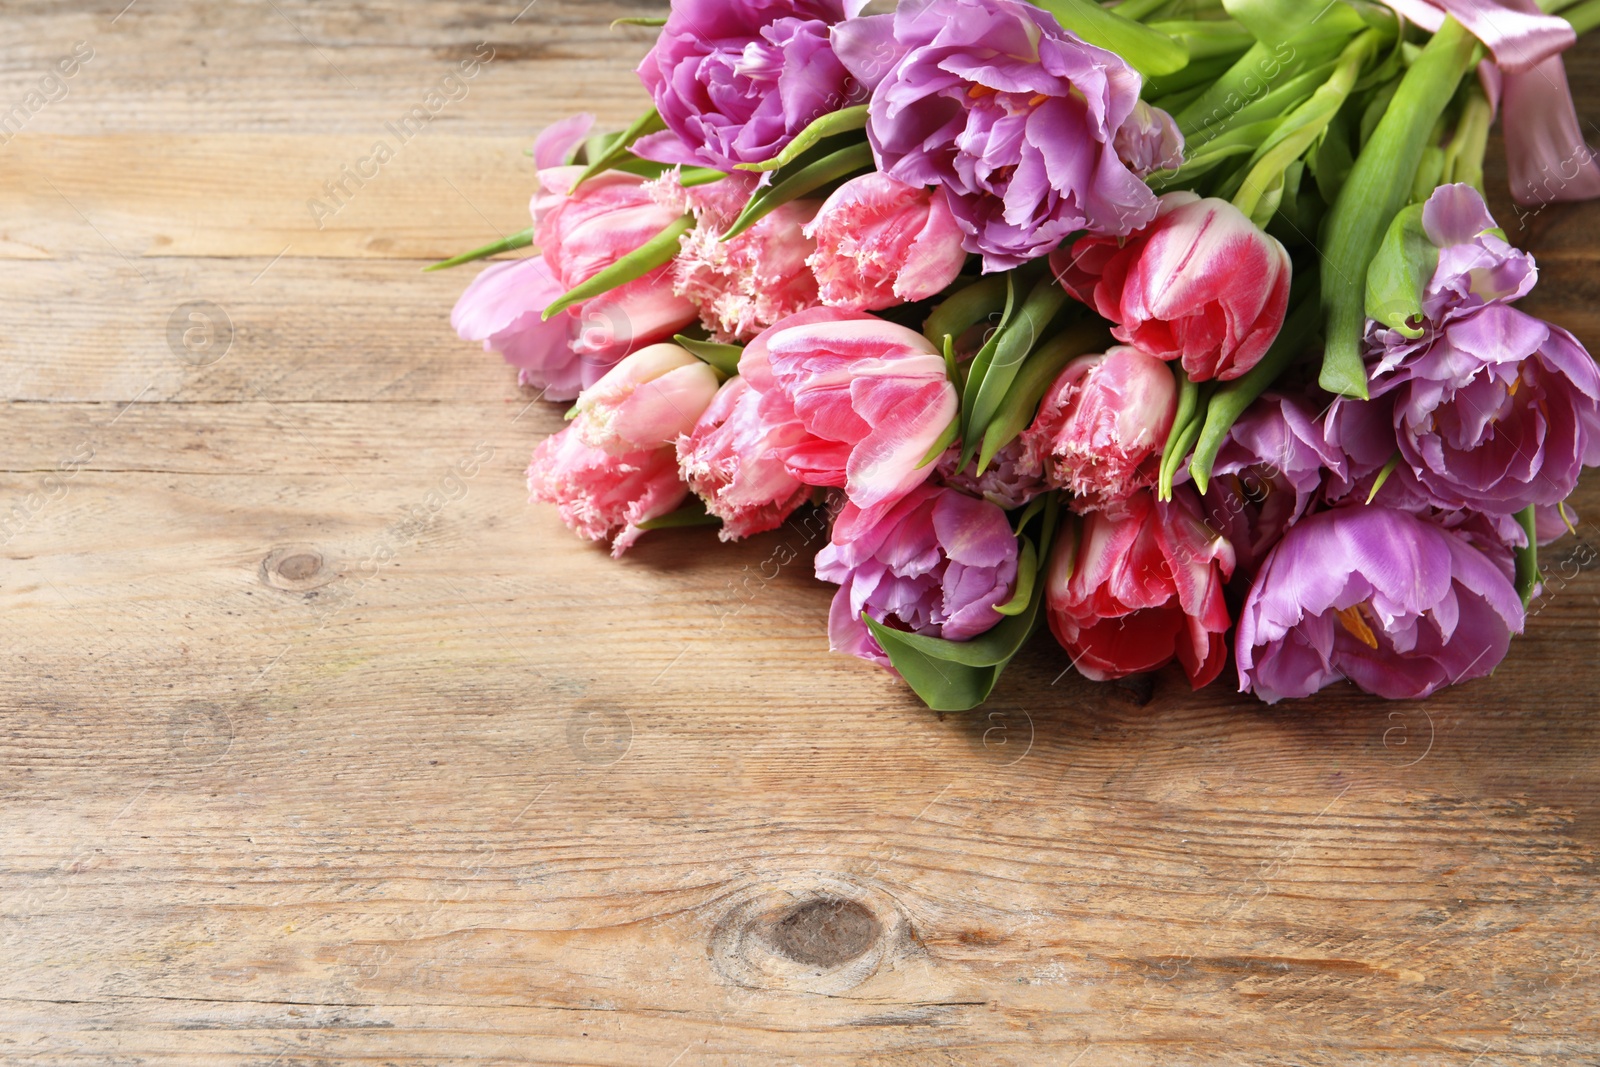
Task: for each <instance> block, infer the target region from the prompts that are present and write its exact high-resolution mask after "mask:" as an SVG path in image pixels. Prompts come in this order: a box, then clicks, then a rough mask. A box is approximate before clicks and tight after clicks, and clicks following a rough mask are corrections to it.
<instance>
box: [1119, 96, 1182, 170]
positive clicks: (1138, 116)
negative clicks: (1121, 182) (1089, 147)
mask: <svg viewBox="0 0 1600 1067" xmlns="http://www.w3.org/2000/svg"><path fill="white" fill-rule="evenodd" d="M1113 144H1114V145H1115V147H1116V150H1117V156H1118V158H1120V159H1121V160H1122V162H1124V163H1126V164H1127V165H1128V168H1129V169H1130V170H1132V171H1133V172H1134V173H1135V174H1137V175H1138V176H1139V177H1141V178H1143V177H1145V176H1146V175H1149V174H1153V173H1155V172H1156V171H1158V170H1177V169H1178V168H1179V167H1181V166H1183V134H1182V133H1181V132H1180V131H1179V129H1178V124H1177V122H1176V121H1174V119H1173V117H1172V116H1171V115H1169V114H1167V113H1166V112H1165V111H1162V110H1161V109H1160V108H1158V107H1151V106H1150V105H1149V104H1147V103H1145V102H1144V101H1143V100H1141V101H1139V102H1138V103H1137V104H1135V105H1134V108H1133V114H1131V115H1129V116H1128V120H1127V121H1126V122H1124V123H1123V124H1122V128H1121V129H1119V130H1117V137H1116V140H1115V141H1114V142H1113Z"/></svg>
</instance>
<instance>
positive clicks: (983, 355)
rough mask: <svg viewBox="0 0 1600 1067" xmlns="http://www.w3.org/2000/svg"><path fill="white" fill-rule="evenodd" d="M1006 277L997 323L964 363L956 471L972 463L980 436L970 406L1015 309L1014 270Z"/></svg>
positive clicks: (1015, 276)
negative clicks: (959, 460) (974, 425)
mask: <svg viewBox="0 0 1600 1067" xmlns="http://www.w3.org/2000/svg"><path fill="white" fill-rule="evenodd" d="M1005 280H1006V306H1005V308H1004V309H1003V310H1002V311H1001V312H1000V322H999V323H998V324H997V325H996V326H995V328H994V330H993V332H991V333H990V334H989V336H988V338H987V339H985V340H984V342H983V347H982V348H980V349H978V354H977V355H976V356H973V357H972V362H971V363H969V364H968V365H967V381H966V385H965V386H964V387H963V388H962V390H961V462H960V464H959V465H958V466H957V467H956V473H958V474H959V473H960V472H961V471H964V470H966V469H967V464H968V463H970V462H972V453H973V452H974V451H975V449H976V445H975V442H977V441H979V440H981V437H979V436H975V435H974V434H973V432H972V406H973V404H974V403H975V402H976V401H977V399H978V390H980V389H982V388H983V378H984V375H986V374H988V373H989V364H990V363H992V362H993V361H994V353H995V349H996V348H998V347H999V346H1000V335H1001V334H1003V333H1004V332H1005V330H1006V327H1007V326H1009V325H1011V319H1012V316H1013V315H1014V314H1015V313H1016V309H1017V273H1016V272H1015V271H1007V272H1006V274H1005Z"/></svg>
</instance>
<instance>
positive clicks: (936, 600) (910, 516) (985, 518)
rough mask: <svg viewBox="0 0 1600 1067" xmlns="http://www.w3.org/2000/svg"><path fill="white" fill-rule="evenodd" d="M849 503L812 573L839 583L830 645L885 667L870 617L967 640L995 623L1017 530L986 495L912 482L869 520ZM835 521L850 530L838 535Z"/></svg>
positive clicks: (1012, 582) (1007, 592)
mask: <svg viewBox="0 0 1600 1067" xmlns="http://www.w3.org/2000/svg"><path fill="white" fill-rule="evenodd" d="M852 511H853V506H851V505H846V507H845V511H844V513H843V514H841V515H840V517H839V518H840V522H839V524H838V525H837V526H835V529H834V535H833V541H832V543H831V544H829V545H828V547H826V548H824V549H823V550H822V551H821V552H820V553H819V554H818V555H817V577H818V578H820V579H822V580H823V581H825V582H833V583H834V584H836V585H838V586H839V587H840V589H839V592H838V595H837V596H835V597H834V599H833V610H832V611H831V612H830V613H829V615H828V639H829V644H830V645H831V646H832V648H833V650H834V651H835V652H847V653H849V654H851V655H853V656H859V657H860V658H862V659H865V660H870V661H871V662H873V663H877V664H880V665H882V666H885V667H887V666H889V665H890V664H889V657H888V656H886V655H885V654H884V652H883V649H882V647H881V646H879V644H878V641H877V639H876V638H874V637H873V636H872V632H871V631H870V630H868V629H867V626H866V624H865V623H863V622H862V621H861V615H862V613H863V612H865V613H866V614H867V615H869V616H870V617H871V618H873V619H875V620H877V621H878V622H881V623H883V624H885V625H886V626H890V627H893V628H895V629H900V630H906V631H908V632H910V633H914V634H921V635H923V636H925V637H940V638H944V639H945V640H947V641H970V640H972V639H973V638H974V637H977V636H979V635H980V634H983V633H986V632H988V631H989V630H992V629H993V628H994V627H995V626H997V625H998V624H999V623H1000V621H1001V619H1002V618H1003V616H1001V614H1000V613H999V612H998V611H996V610H995V609H996V608H997V607H999V606H1001V605H1003V604H1005V603H1007V602H1008V601H1010V600H1012V599H1013V597H1014V596H1015V593H1016V584H1017V555H1018V553H1017V538H1016V536H1015V535H1014V534H1013V533H1012V532H1011V524H1010V523H1009V522H1008V521H1007V520H1006V513H1005V512H1004V511H1001V510H1000V508H999V507H997V506H996V505H994V504H991V503H989V502H988V501H987V500H979V499H978V498H976V497H971V496H967V495H966V494H965V493H960V492H957V491H956V490H954V489H949V488H943V487H940V486H933V485H923V486H918V487H917V488H915V489H913V490H912V491H911V492H910V494H908V495H907V496H905V497H903V498H902V499H901V500H900V501H898V502H897V503H896V504H895V505H894V506H893V507H892V508H890V509H888V511H887V512H885V513H884V515H883V516H882V517H881V518H880V519H879V520H877V521H875V522H870V523H866V524H861V523H860V522H859V521H858V520H859V518H860V516H859V515H854V514H852ZM842 527H855V528H856V529H857V533H856V534H855V535H853V536H852V537H849V538H841V537H840V536H839V530H840V528H842Z"/></svg>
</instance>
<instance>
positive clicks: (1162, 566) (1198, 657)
mask: <svg viewBox="0 0 1600 1067" xmlns="http://www.w3.org/2000/svg"><path fill="white" fill-rule="evenodd" d="M1234 564H1235V557H1234V552H1233V546H1231V545H1230V544H1229V543H1228V542H1227V541H1226V540H1224V539H1223V538H1221V537H1219V536H1217V535H1216V534H1214V533H1213V532H1211V531H1210V530H1209V529H1207V528H1206V526H1205V524H1204V523H1203V522H1202V521H1201V519H1200V502H1199V499H1198V498H1197V497H1196V496H1195V493H1194V489H1193V488H1192V487H1190V486H1183V485H1180V486H1178V487H1177V489H1176V490H1175V491H1174V495H1173V499H1172V501H1171V502H1170V503H1163V502H1160V501H1157V500H1156V499H1155V495H1154V494H1153V493H1151V492H1149V491H1144V492H1140V493H1139V494H1137V495H1136V496H1134V497H1133V498H1132V499H1130V500H1128V501H1127V502H1126V504H1125V505H1124V507H1123V508H1122V509H1121V510H1120V511H1119V512H1117V513H1112V512H1104V511H1100V512H1094V513H1092V514H1090V515H1088V516H1086V517H1085V518H1084V519H1083V520H1082V521H1081V529H1079V528H1078V526H1077V524H1073V523H1067V524H1066V525H1065V526H1064V527H1063V529H1062V532H1061V534H1060V538H1059V541H1058V543H1057V545H1056V550H1055V555H1054V556H1053V558H1052V560H1051V564H1050V575H1049V585H1048V586H1047V588H1046V592H1045V607H1046V610H1047V612H1048V614H1049V618H1050V630H1051V632H1052V633H1054V634H1055V636H1056V640H1057V641H1059V642H1060V643H1061V647H1062V648H1064V649H1066V650H1067V652H1068V654H1070V655H1071V656H1072V662H1073V664H1074V666H1076V667H1077V669H1078V672H1079V673H1080V674H1082V675H1083V676H1084V677H1086V678H1089V679H1092V680H1094V681H1100V682H1104V681H1112V680H1115V679H1118V678H1127V677H1129V676H1131V675H1135V674H1144V673H1147V672H1149V671H1154V670H1158V669H1160V668H1161V667H1164V666H1166V665H1167V664H1169V663H1171V662H1173V660H1177V661H1178V663H1180V664H1181V665H1182V666H1183V670H1184V673H1186V674H1187V675H1188V676H1189V681H1190V682H1191V684H1193V686H1194V687H1195V688H1196V689H1201V688H1203V687H1205V686H1207V685H1210V684H1211V683H1212V682H1214V681H1216V679H1217V676H1218V675H1219V674H1221V673H1222V668H1223V665H1224V664H1225V663H1226V662H1227V658H1228V649H1227V642H1226V639H1225V635H1226V634H1227V632H1228V628H1229V627H1230V626H1231V625H1232V619H1231V618H1230V617H1229V615H1228V605H1227V603H1226V601H1225V600H1224V598H1223V586H1224V585H1225V584H1226V583H1227V581H1228V579H1229V578H1231V577H1232V576H1233V571H1234Z"/></svg>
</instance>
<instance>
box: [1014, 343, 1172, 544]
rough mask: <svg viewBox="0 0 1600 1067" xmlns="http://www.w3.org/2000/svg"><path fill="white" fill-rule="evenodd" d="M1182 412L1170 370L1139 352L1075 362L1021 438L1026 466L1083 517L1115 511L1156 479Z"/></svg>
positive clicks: (1132, 350) (1114, 352)
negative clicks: (1067, 496) (1069, 497)
mask: <svg viewBox="0 0 1600 1067" xmlns="http://www.w3.org/2000/svg"><path fill="white" fill-rule="evenodd" d="M1177 414H1178V386H1177V382H1176V381H1175V380H1174V379H1173V376H1172V371H1171V370H1169V369H1168V367H1167V365H1166V364H1165V363H1163V362H1161V361H1160V360H1159V359H1156V358H1155V357H1153V356H1149V355H1146V354H1145V353H1143V352H1141V351H1139V350H1138V349H1137V348H1130V347H1126V346H1120V347H1117V348H1113V349H1111V350H1110V351H1109V352H1107V353H1106V354H1105V355H1103V356H1084V357H1082V358H1080V359H1076V360H1074V361H1073V362H1072V363H1070V364H1069V365H1068V366H1067V369H1066V370H1064V371H1063V372H1062V373H1061V376H1060V377H1059V378H1057V379H1056V383H1055V385H1053V386H1051V388H1050V391H1049V392H1048V393H1046V394H1045V398H1044V402H1043V403H1042V404H1040V406H1039V414H1038V416H1037V417H1036V418H1035V419H1034V423H1033V425H1032V426H1030V427H1029V428H1028V429H1027V430H1026V431H1025V432H1024V433H1023V435H1022V441H1021V444H1022V458H1021V466H1022V468H1023V469H1024V470H1028V471H1036V472H1039V473H1040V474H1041V475H1042V476H1043V478H1044V480H1045V482H1046V483H1048V484H1049V485H1050V486H1051V487H1053V488H1058V489H1067V490H1069V491H1071V493H1072V494H1073V507H1074V508H1075V509H1076V510H1078V511H1080V512H1087V511H1100V510H1104V509H1107V508H1115V507H1117V506H1118V505H1120V504H1121V503H1123V502H1124V501H1126V500H1127V499H1128V498H1129V497H1131V496H1133V494H1134V493H1136V492H1138V491H1139V490H1140V489H1145V488H1148V487H1149V486H1152V485H1154V484H1155V482H1156V477H1157V475H1159V474H1160V470H1159V467H1160V462H1161V452H1162V450H1163V449H1164V447H1165V446H1166V443H1167V436H1168V435H1169V434H1170V433H1171V432H1172V423H1173V421H1174V420H1175V419H1176V418H1177Z"/></svg>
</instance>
